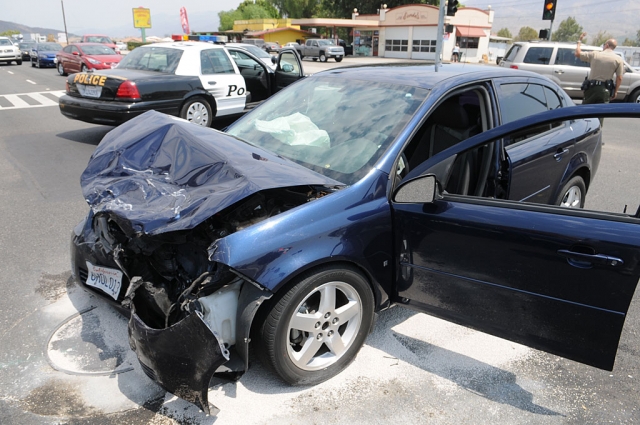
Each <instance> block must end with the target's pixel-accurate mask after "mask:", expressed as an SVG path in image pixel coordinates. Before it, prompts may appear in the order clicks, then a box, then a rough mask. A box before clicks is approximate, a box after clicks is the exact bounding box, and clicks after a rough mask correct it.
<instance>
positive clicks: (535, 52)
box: [523, 47, 553, 65]
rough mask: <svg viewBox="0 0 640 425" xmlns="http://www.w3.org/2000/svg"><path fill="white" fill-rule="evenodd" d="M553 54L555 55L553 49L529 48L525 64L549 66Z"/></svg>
mask: <svg viewBox="0 0 640 425" xmlns="http://www.w3.org/2000/svg"><path fill="white" fill-rule="evenodd" d="M551 53H553V47H529V50H527V54H526V55H525V56H524V60H523V62H524V63H533V64H537V65H549V61H550V60H551Z"/></svg>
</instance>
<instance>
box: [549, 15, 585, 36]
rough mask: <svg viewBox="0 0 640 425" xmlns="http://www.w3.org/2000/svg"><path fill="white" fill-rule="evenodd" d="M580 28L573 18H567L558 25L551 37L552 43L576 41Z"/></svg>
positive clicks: (580, 32)
mask: <svg viewBox="0 0 640 425" xmlns="http://www.w3.org/2000/svg"><path fill="white" fill-rule="evenodd" d="M580 34H582V27H581V26H580V25H579V24H578V21H576V20H575V18H573V17H571V16H569V17H568V18H567V19H565V20H564V21H562V22H560V25H558V30H557V31H554V33H553V34H552V35H551V40H552V41H578V39H579V38H580Z"/></svg>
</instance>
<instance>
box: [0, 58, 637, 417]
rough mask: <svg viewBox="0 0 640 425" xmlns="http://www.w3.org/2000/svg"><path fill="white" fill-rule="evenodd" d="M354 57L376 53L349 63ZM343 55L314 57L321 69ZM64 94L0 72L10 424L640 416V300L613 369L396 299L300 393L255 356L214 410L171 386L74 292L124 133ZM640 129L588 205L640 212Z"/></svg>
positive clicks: (608, 129) (626, 135)
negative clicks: (66, 112) (78, 229)
mask: <svg viewBox="0 0 640 425" xmlns="http://www.w3.org/2000/svg"><path fill="white" fill-rule="evenodd" d="M371 60H375V59H367V60H366V61H371ZM350 62H355V63H364V62H365V60H359V59H350V58H347V59H346V60H345V61H343V62H342V63H341V64H339V65H340V66H343V65H348V64H349V63H350ZM336 65H338V64H335V63H331V62H330V63H327V64H319V63H314V62H311V61H307V60H305V61H304V66H305V69H306V71H307V72H308V73H312V72H318V70H320V69H323V68H325V67H330V66H336ZM62 90H64V78H62V77H60V76H58V75H57V73H56V71H55V70H54V69H53V68H52V69H34V68H31V67H29V65H28V64H27V63H25V64H24V65H22V66H15V65H13V66H0V194H1V198H0V199H1V200H2V202H0V217H2V220H1V222H0V223H1V224H0V256H1V258H2V261H0V291H1V292H2V294H3V296H2V297H0V387H1V388H2V392H1V393H0V423H2V424H59V423H73V424H122V423H127V424H155V425H157V424H165V423H166V424H171V423H184V424H213V423H215V424H217V425H225V424H238V423H243V424H254V423H264V424H266V423H280V424H307V423H308V424H313V423H332V424H376V423H380V424H383V423H394V424H405V423H406V424H409V423H410V424H413V423H434V424H495V423H505V424H565V423H571V424H573V423H575V424H584V423H616V424H623V423H629V424H631V423H637V422H640V400H639V398H638V393H637V391H638V387H639V385H638V378H640V331H639V330H640V304H639V301H638V299H637V295H636V298H635V299H634V300H633V302H632V304H631V309H630V313H629V316H628V318H627V322H626V324H625V328H624V331H623V335H622V339H621V342H620V348H619V351H618V357H617V360H616V364H615V368H614V370H613V371H612V372H607V371H601V370H597V369H594V368H591V367H588V366H584V365H581V364H578V363H575V362H571V361H568V360H564V359H561V358H558V357H555V356H552V355H548V354H545V353H541V352H538V351H535V350H531V349H528V348H526V347H523V346H521V345H518V344H514V343H511V342H508V341H504V340H501V339H499V338H494V337H490V336H487V335H484V334H480V333H477V332H474V331H471V330H469V329H466V328H463V327H459V326H457V325H453V324H449V323H446V322H443V321H441V320H438V319H434V318H430V317H428V316H426V315H422V314H416V313H413V312H410V311H407V310H404V309H401V308H395V309H391V310H389V311H387V312H384V313H383V314H381V315H380V317H379V320H378V322H377V323H376V326H375V330H374V332H373V333H372V334H371V335H370V336H369V338H368V339H367V342H366V345H365V347H364V348H363V349H362V351H361V352H360V354H359V355H358V358H357V359H356V361H355V362H354V363H353V364H352V365H351V366H350V367H349V368H348V369H347V370H346V371H345V372H343V373H342V374H340V375H339V376H337V377H335V378H334V379H332V380H330V381H328V382H326V383H323V384H321V385H318V386H315V387H303V388H291V387H288V386H286V385H284V384H283V383H281V382H280V381H278V380H277V379H276V378H275V377H274V375H273V374H272V373H270V372H269V371H267V370H265V369H264V368H263V367H262V366H261V365H260V364H259V362H257V361H254V362H252V367H251V369H250V371H249V372H248V373H247V374H245V375H244V376H243V377H242V378H241V379H240V381H238V382H235V383H216V385H212V386H211V389H210V393H209V397H210V401H211V402H212V403H213V404H215V405H216V406H218V408H220V412H219V414H218V415H217V416H215V417H206V416H204V415H203V414H202V413H200V412H198V410H197V409H196V408H194V407H193V406H192V405H189V404H187V403H185V402H182V401H181V400H178V399H175V398H174V397H172V396H171V395H168V394H165V392H164V391H162V390H161V389H160V388H159V387H157V386H156V385H155V384H154V383H153V382H151V381H150V380H149V379H148V378H147V377H146V376H145V375H144V374H143V373H142V372H141V370H140V368H139V366H138V364H137V362H136V360H135V356H134V355H133V354H132V353H131V351H130V350H129V348H128V342H127V334H126V321H125V320H124V319H122V318H121V317H120V316H119V315H118V314H117V313H115V312H114V311H113V310H112V309H111V308H110V307H108V306H107V305H106V304H104V303H103V302H102V301H101V300H100V299H97V298H95V297H93V296H90V295H88V294H86V293H85V292H84V291H81V290H78V289H74V288H73V287H72V286H69V276H70V266H69V239H70V232H71V229H72V228H73V227H74V226H75V225H76V223H77V222H79V221H80V220H81V219H82V218H83V217H84V215H85V214H86V212H87V205H86V203H85V202H84V200H83V199H82V194H81V191H80V186H79V177H80V174H81V173H82V171H83V169H84V166H85V165H86V163H87V160H88V159H89V156H90V155H91V153H92V152H93V150H94V149H95V147H96V146H97V145H98V143H99V141H100V140H101V138H102V137H103V136H104V135H105V134H106V133H107V132H108V131H109V130H110V129H111V127H105V126H95V125H90V124H84V123H80V122H76V121H71V120H68V119H66V118H64V117H63V116H62V115H61V114H60V113H59V111H58V108H57V106H56V105H55V104H56V99H57V97H58V95H59V94H60V92H61V91H62ZM34 94H35V95H34ZM43 99H44V100H43ZM10 105H15V106H10ZM638 134H640V122H635V121H633V120H607V122H606V124H605V130H604V135H605V140H606V145H605V147H604V149H603V156H602V161H601V164H600V169H599V170H598V175H597V177H596V179H595V181H594V183H593V185H592V187H591V189H590V192H589V194H588V197H587V199H588V207H591V208H595V209H603V210H607V211H617V212H621V211H622V210H623V209H624V208H625V205H628V208H629V209H635V208H638V203H639V202H640V185H638V177H640V173H639V172H638V170H639V169H640V168H639V167H638V160H639V159H640V146H639V145H638V144H637V140H638V137H637V135H638ZM606 284H607V283H606V282H603V285H606ZM67 289H68V290H67ZM92 307H93V308H92ZM79 313H80V314H79Z"/></svg>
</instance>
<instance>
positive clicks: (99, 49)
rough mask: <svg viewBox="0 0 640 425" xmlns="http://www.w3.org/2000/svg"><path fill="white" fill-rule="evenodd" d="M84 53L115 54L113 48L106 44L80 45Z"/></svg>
mask: <svg viewBox="0 0 640 425" xmlns="http://www.w3.org/2000/svg"><path fill="white" fill-rule="evenodd" d="M81 47H82V51H83V52H84V54H85V55H116V54H117V53H116V52H115V50H113V49H112V48H110V47H108V46H81Z"/></svg>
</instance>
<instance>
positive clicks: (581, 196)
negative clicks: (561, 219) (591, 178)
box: [556, 176, 587, 208]
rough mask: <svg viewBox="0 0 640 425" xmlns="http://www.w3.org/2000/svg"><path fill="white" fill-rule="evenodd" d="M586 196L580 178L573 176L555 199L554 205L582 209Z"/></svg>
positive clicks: (585, 187)
mask: <svg viewBox="0 0 640 425" xmlns="http://www.w3.org/2000/svg"><path fill="white" fill-rule="evenodd" d="M586 195H587V186H586V185H585V183H584V180H583V179H582V177H580V176H573V177H572V178H571V179H570V180H569V181H568V182H567V184H565V185H564V186H563V187H562V190H561V191H560V193H559V194H558V199H556V205H560V206H563V207H567V208H583V207H584V200H585V197H586Z"/></svg>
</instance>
